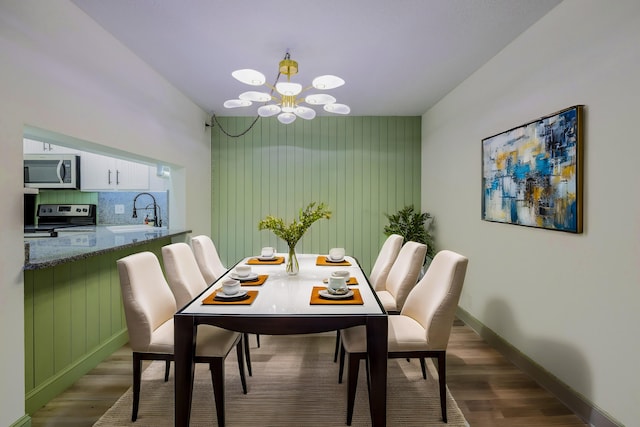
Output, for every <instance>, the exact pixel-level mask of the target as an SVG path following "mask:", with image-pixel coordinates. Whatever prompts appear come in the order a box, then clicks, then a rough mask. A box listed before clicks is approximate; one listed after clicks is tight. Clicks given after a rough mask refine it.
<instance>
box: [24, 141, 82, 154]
mask: <svg viewBox="0 0 640 427" xmlns="http://www.w3.org/2000/svg"><path fill="white" fill-rule="evenodd" d="M22 144H23V152H24V153H25V154H76V153H78V151H79V150H77V149H75V148H69V147H62V146H60V145H55V144H51V143H49V142H42V141H36V140H33V139H27V138H23V140H22Z"/></svg>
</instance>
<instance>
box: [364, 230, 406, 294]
mask: <svg viewBox="0 0 640 427" xmlns="http://www.w3.org/2000/svg"><path fill="white" fill-rule="evenodd" d="M403 241H404V237H402V236H400V235H398V234H392V235H390V236H389V237H387V240H385V241H384V243H383V244H382V247H381V248H380V252H378V257H377V258H376V261H375V262H374V263H373V268H372V269H371V274H370V275H369V283H371V286H373V289H374V290H376V291H381V290H383V289H384V285H385V282H386V281H387V276H389V271H390V270H391V266H392V265H393V263H394V261H395V260H396V258H397V257H398V253H400V249H401V248H402V242H403Z"/></svg>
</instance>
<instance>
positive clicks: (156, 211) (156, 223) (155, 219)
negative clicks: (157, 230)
mask: <svg viewBox="0 0 640 427" xmlns="http://www.w3.org/2000/svg"><path fill="white" fill-rule="evenodd" d="M144 194H146V195H147V196H149V197H151V198H152V199H153V203H152V204H153V226H154V227H162V218H161V217H160V216H159V215H158V214H159V212H160V206H158V203H157V202H156V198H155V197H153V194H151V193H146V192H145V193H139V194H138V195H136V197H134V198H133V215H132V216H131V218H138V212H137V210H138V209H142V210H150V209H151V208H149V206H151V204H148V205H147V206H145V207H144V208H136V201H137V200H138V197H140V196H142V195H144Z"/></svg>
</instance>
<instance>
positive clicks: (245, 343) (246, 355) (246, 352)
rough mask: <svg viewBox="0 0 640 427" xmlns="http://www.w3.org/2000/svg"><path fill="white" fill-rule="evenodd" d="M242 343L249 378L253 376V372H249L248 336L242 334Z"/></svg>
mask: <svg viewBox="0 0 640 427" xmlns="http://www.w3.org/2000/svg"><path fill="white" fill-rule="evenodd" d="M242 341H244V357H245V359H247V372H249V376H250V377H252V376H253V372H252V371H251V352H249V334H248V333H246V332H245V333H244V334H243V335H242Z"/></svg>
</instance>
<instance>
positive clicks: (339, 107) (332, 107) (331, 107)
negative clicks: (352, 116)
mask: <svg viewBox="0 0 640 427" xmlns="http://www.w3.org/2000/svg"><path fill="white" fill-rule="evenodd" d="M324 110H325V111H328V112H330V113H336V114H349V113H350V112H351V108H349V106H348V105H344V104H327V105H325V106H324Z"/></svg>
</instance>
